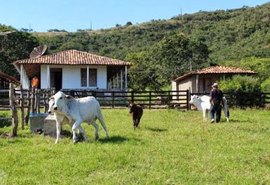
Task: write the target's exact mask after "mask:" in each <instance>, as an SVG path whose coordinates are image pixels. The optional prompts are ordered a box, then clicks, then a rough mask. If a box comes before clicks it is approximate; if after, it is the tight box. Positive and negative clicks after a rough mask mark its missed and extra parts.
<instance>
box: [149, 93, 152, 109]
mask: <svg viewBox="0 0 270 185" xmlns="http://www.w3.org/2000/svg"><path fill="white" fill-rule="evenodd" d="M151 96H152V93H151V91H149V109H151V104H152V102H151V101H152V97H151Z"/></svg>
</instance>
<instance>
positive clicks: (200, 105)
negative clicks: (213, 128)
mask: <svg viewBox="0 0 270 185" xmlns="http://www.w3.org/2000/svg"><path fill="white" fill-rule="evenodd" d="M222 101H223V109H224V115H225V117H226V119H227V122H229V107H228V102H227V99H226V98H225V97H223V98H222ZM189 103H191V104H193V105H195V106H196V107H197V109H198V110H200V111H202V112H203V118H204V120H207V117H208V114H209V111H210V108H211V103H210V96H206V95H203V96H197V95H192V96H191V99H190V101H189Z"/></svg>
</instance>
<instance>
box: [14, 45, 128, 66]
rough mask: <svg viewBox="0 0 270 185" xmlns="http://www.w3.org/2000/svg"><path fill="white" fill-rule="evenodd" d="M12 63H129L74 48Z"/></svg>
mask: <svg viewBox="0 0 270 185" xmlns="http://www.w3.org/2000/svg"><path fill="white" fill-rule="evenodd" d="M13 64H54V65H131V63H129V62H125V61H122V60H118V59H113V58H109V57H106V56H99V55H97V54H92V53H88V52H86V51H79V50H75V49H70V50H64V51H60V52H57V53H53V54H50V55H43V56H40V57H37V58H28V59H21V60H17V61H15V62H13Z"/></svg>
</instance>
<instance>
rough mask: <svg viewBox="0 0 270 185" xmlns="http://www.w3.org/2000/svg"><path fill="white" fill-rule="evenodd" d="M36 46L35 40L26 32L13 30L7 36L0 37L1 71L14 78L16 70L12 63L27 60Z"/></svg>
mask: <svg viewBox="0 0 270 185" xmlns="http://www.w3.org/2000/svg"><path fill="white" fill-rule="evenodd" d="M38 45H39V44H38V41H37V39H36V38H35V37H33V36H32V35H30V34H29V33H27V32H20V31H15V30H14V31H13V32H10V33H8V34H5V35H0V68H1V71H3V72H4V73H7V74H9V75H13V76H14V74H16V70H15V68H14V66H13V65H12V62H14V61H16V60H19V59H24V58H29V54H30V52H31V51H32V50H33V48H34V47H35V46H38Z"/></svg>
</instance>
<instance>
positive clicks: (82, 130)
mask: <svg viewBox="0 0 270 185" xmlns="http://www.w3.org/2000/svg"><path fill="white" fill-rule="evenodd" d="M78 129H79V134H82V135H83V139H84V141H85V142H88V138H87V136H86V134H85V131H84V129H83V128H82V126H81V125H80V126H79V127H78Z"/></svg>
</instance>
